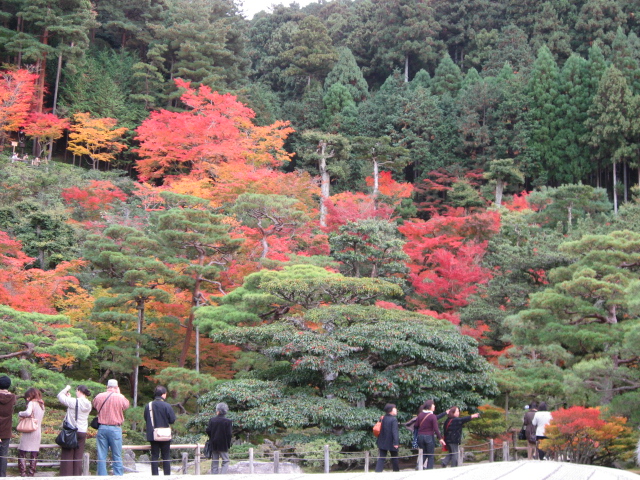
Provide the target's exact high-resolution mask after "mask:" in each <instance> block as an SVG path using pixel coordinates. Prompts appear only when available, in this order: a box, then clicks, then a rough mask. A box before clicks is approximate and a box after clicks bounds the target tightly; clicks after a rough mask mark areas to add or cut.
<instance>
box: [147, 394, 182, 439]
mask: <svg viewBox="0 0 640 480" xmlns="http://www.w3.org/2000/svg"><path fill="white" fill-rule="evenodd" d="M144 421H145V422H147V441H149V442H152V441H153V429H154V428H166V427H168V426H169V425H171V424H172V423H173V422H175V421H176V414H175V412H174V411H173V408H171V405H169V404H168V403H167V402H165V401H164V400H163V399H162V397H156V398H155V400H154V401H153V426H152V425H151V414H150V413H149V404H148V403H147V404H146V405H145V406H144ZM169 441H170V440H169Z"/></svg>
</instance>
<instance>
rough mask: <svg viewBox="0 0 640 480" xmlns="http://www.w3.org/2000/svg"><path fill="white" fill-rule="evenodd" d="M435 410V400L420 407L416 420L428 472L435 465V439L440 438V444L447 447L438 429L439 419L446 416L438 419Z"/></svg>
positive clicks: (441, 415) (428, 401)
mask: <svg viewBox="0 0 640 480" xmlns="http://www.w3.org/2000/svg"><path fill="white" fill-rule="evenodd" d="M435 409H436V403H435V402H434V401H433V400H427V401H426V402H424V404H423V405H422V406H421V407H420V411H419V412H418V418H416V425H418V446H419V447H420V448H421V449H422V463H423V465H424V462H425V459H426V462H427V467H426V468H427V470H432V469H433V465H434V463H435V454H436V442H435V439H436V438H438V440H439V441H440V444H441V445H442V446H444V445H445V441H444V439H443V438H442V435H441V434H440V428H438V418H441V417H443V416H444V415H446V414H444V413H443V414H440V415H438V416H437V417H436V415H435V414H434V413H433V411H434V410H435Z"/></svg>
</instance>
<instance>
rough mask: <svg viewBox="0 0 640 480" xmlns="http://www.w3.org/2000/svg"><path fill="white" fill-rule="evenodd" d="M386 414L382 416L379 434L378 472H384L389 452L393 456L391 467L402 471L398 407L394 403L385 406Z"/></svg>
mask: <svg viewBox="0 0 640 480" xmlns="http://www.w3.org/2000/svg"><path fill="white" fill-rule="evenodd" d="M384 413H385V416H384V417H382V428H381V429H380V435H379V436H378V442H377V444H378V462H377V463H376V472H382V469H383V468H384V462H385V460H386V459H387V452H389V455H390V456H391V467H392V468H393V471H394V472H399V471H400V463H399V462H398V448H399V447H400V431H399V429H398V419H397V418H396V416H397V415H398V409H397V408H396V406H395V405H394V404H393V403H388V404H386V405H385V406H384Z"/></svg>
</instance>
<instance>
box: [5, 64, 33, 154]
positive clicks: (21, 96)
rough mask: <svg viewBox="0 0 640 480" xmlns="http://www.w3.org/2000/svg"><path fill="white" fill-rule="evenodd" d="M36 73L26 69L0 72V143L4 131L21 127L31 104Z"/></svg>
mask: <svg viewBox="0 0 640 480" xmlns="http://www.w3.org/2000/svg"><path fill="white" fill-rule="evenodd" d="M37 78H38V75H35V74H33V73H29V71H27V70H5V71H3V72H2V73H0V145H1V144H2V143H4V135H5V132H12V131H16V130H18V128H19V127H21V126H22V125H23V124H24V123H25V121H26V119H27V115H28V114H29V110H30V109H31V107H32V106H33V100H34V97H33V95H34V92H35V82H36V79H37Z"/></svg>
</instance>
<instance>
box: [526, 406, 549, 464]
mask: <svg viewBox="0 0 640 480" xmlns="http://www.w3.org/2000/svg"><path fill="white" fill-rule="evenodd" d="M547 408H548V407H547V403H546V402H540V404H539V405H538V411H537V412H536V414H535V415H534V416H533V420H532V421H531V424H532V425H533V426H534V427H536V440H537V442H538V447H537V448H538V458H539V459H540V460H544V456H545V454H546V452H545V451H544V450H540V440H544V439H545V438H547V437H546V435H545V428H546V426H547V425H549V424H550V423H551V420H552V419H553V417H552V416H551V412H549V411H547Z"/></svg>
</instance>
